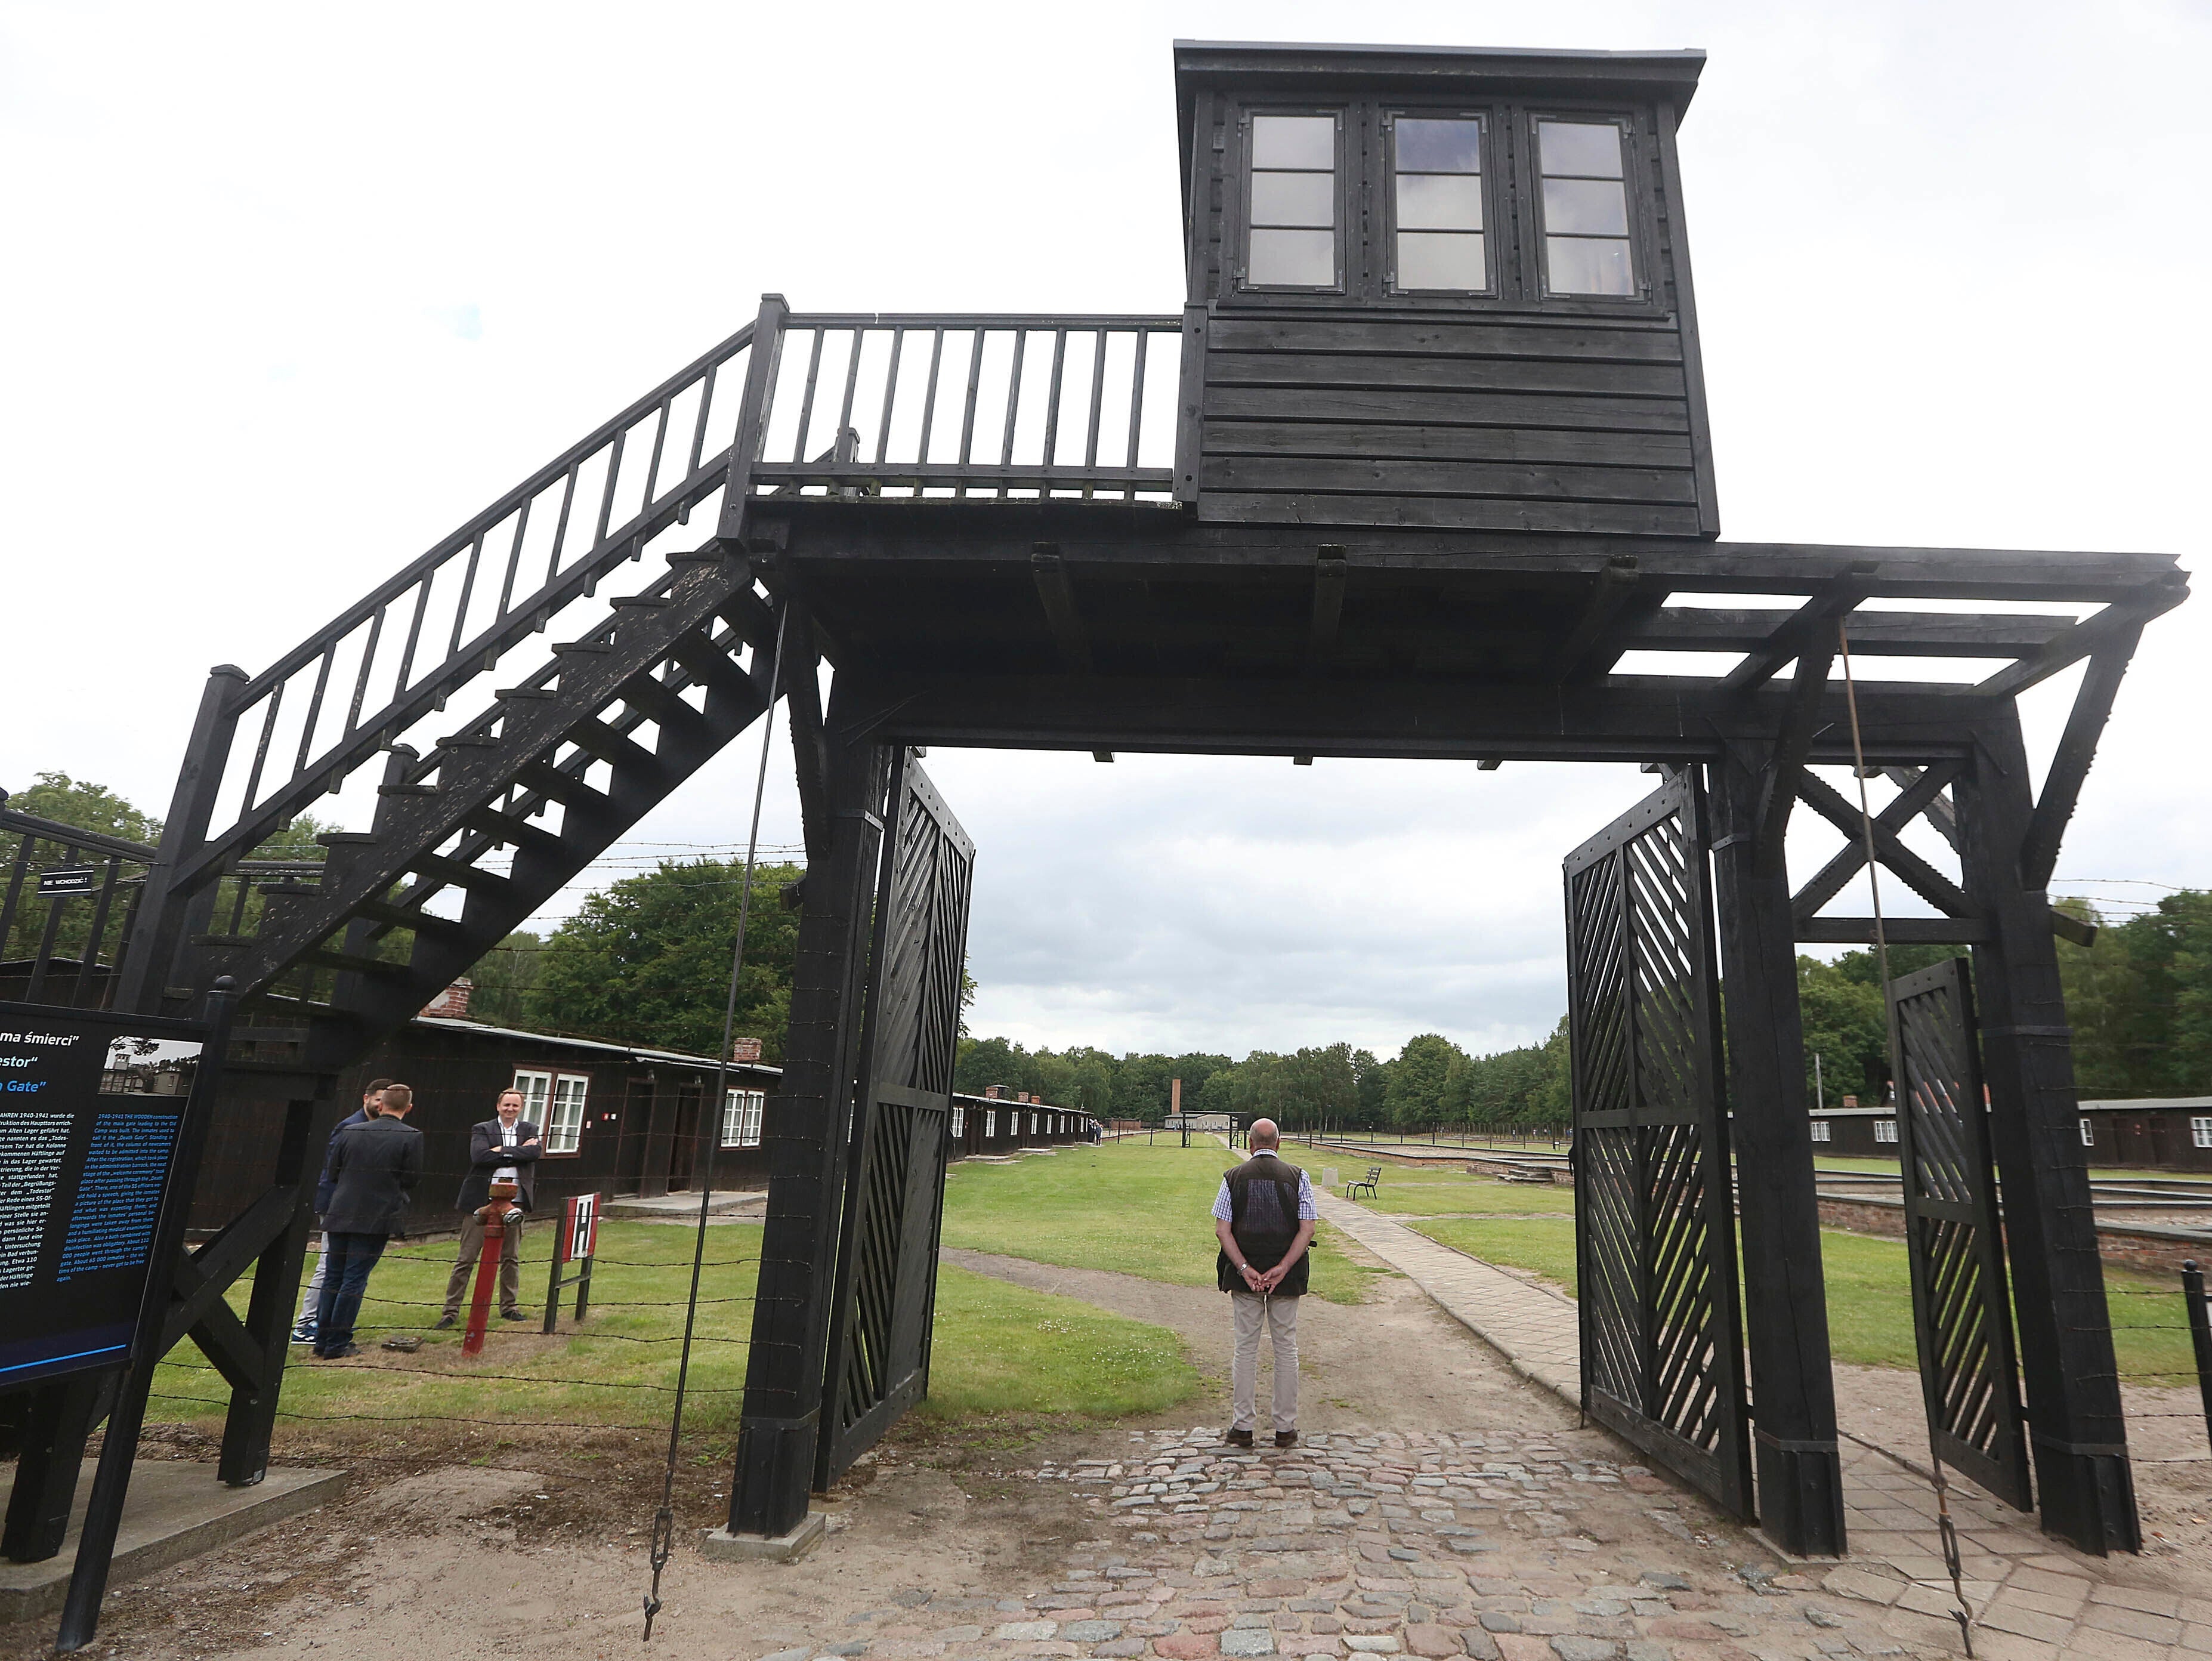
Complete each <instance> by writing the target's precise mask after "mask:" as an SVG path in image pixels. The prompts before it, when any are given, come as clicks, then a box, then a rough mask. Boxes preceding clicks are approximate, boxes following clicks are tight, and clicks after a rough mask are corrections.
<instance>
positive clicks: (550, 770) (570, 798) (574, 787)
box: [515, 761, 607, 807]
mask: <svg viewBox="0 0 2212 1661" xmlns="http://www.w3.org/2000/svg"><path fill="white" fill-rule="evenodd" d="M515 782H516V783H517V784H520V785H521V786H523V787H524V788H526V789H531V790H535V791H536V792H537V793H538V794H539V795H541V796H550V797H551V798H552V799H553V800H555V801H557V802H559V803H560V804H561V805H562V806H563V807H601V806H605V805H606V800H607V799H606V795H605V792H603V791H599V790H594V789H593V788H592V787H591V785H590V783H589V782H586V781H585V780H583V779H580V778H578V777H577V776H575V775H574V773H564V772H562V770H560V769H559V768H557V767H556V766H554V765H553V764H552V763H550V762H546V761H533V762H532V763H531V764H529V765H527V766H526V767H525V768H524V769H523V770H522V771H521V773H520V775H518V776H517V777H516V779H515Z"/></svg>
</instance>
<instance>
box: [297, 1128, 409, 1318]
mask: <svg viewBox="0 0 2212 1661" xmlns="http://www.w3.org/2000/svg"><path fill="white" fill-rule="evenodd" d="M414 1105H415V1092H413V1091H411V1090H410V1089H409V1088H408V1087H407V1086H405V1085H404V1084H395V1085H386V1086H385V1089H384V1095H383V1098H382V1099H381V1101H380V1103H379V1104H378V1108H379V1111H378V1113H377V1116H376V1117H375V1118H374V1119H371V1120H369V1121H368V1123H366V1124H357V1125H349V1126H348V1127H347V1128H346V1129H343V1130H342V1131H340V1132H339V1133H338V1141H337V1147H336V1148H334V1149H332V1150H331V1202H330V1205H329V1206H328V1208H325V1211H324V1213H323V1238H324V1239H325V1243H326V1244H325V1246H324V1248H323V1250H324V1251H325V1254H326V1255H327V1256H329V1258H330V1270H329V1273H328V1274H327V1275H325V1276H324V1278H323V1303H322V1308H321V1309H320V1310H319V1311H318V1313H317V1315H316V1318H315V1354H317V1355H318V1356H319V1357H320V1358H321V1359H322V1360H326V1361H327V1360H340V1359H342V1358H343V1357H345V1356H348V1355H358V1354H361V1350H360V1348H359V1347H358V1346H356V1344H355V1342H354V1341H353V1329H354V1323H355V1322H356V1320H358V1319H359V1318H360V1317H361V1300H362V1294H363V1293H366V1292H367V1291H368V1272H369V1270H371V1269H374V1268H375V1267H376V1260H377V1259H378V1258H379V1257H381V1256H383V1255H384V1243H385V1242H386V1240H388V1239H390V1238H392V1236H393V1235H395V1234H404V1233H405V1232H407V1202H408V1200H409V1198H410V1196H412V1195H413V1193H414V1192H415V1183H416V1179H417V1178H418V1177H421V1176H422V1132H421V1131H419V1130H416V1129H414V1128H413V1127H411V1126H410V1125H409V1124H408V1123H406V1118H407V1115H408V1113H409V1112H410V1110H412V1109H413V1108H414Z"/></svg>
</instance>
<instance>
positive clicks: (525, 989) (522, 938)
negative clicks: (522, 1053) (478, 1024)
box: [469, 928, 546, 1026]
mask: <svg viewBox="0 0 2212 1661" xmlns="http://www.w3.org/2000/svg"><path fill="white" fill-rule="evenodd" d="M545 952H546V945H545V941H544V940H543V939H541V938H540V937H539V936H538V935H536V934H532V933H531V932H530V930H528V929H526V928H518V929H516V930H515V931H514V933H513V934H509V935H508V936H507V938H506V939H505V940H501V942H500V943H499V944H498V945H497V946H494V947H492V949H491V950H490V951H489V952H485V953H484V954H483V956H482V957H481V958H477V960H476V962H475V963H474V964H472V965H471V967H470V969H469V980H470V982H471V983H472V984H473V986H474V988H475V989H474V990H473V991H472V992H471V993H470V995H469V1019H471V1020H476V1021H483V1022H485V1023H486V1024H487V1025H492V1026H520V1025H522V1024H523V1023H524V1022H525V1021H526V1020H527V1019H529V1014H530V997H531V994H532V993H533V992H534V991H536V990H537V988H538V976H539V971H540V970H542V969H543V968H544V963H545Z"/></svg>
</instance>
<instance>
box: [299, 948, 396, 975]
mask: <svg viewBox="0 0 2212 1661" xmlns="http://www.w3.org/2000/svg"><path fill="white" fill-rule="evenodd" d="M300 961H301V963H305V964H313V965H314V966H315V967H316V968H318V969H335V970H337V971H338V972H339V973H340V974H341V975H380V976H385V977H392V976H404V975H405V974H406V972H407V965H406V964H404V963H386V962H385V961H384V959H383V958H364V957H362V956H360V955H359V954H358V953H356V952H336V951H333V950H331V948H330V947H329V946H319V947H317V948H316V949H315V950H314V951H313V952H303V953H301V958H300Z"/></svg>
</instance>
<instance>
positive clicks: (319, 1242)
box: [292, 1079, 392, 1344]
mask: <svg viewBox="0 0 2212 1661" xmlns="http://www.w3.org/2000/svg"><path fill="white" fill-rule="evenodd" d="M391 1082H392V1080H389V1079H371V1080H369V1081H368V1084H367V1085H366V1086H364V1087H363V1088H362V1092H361V1106H360V1107H359V1108H358V1109H356V1110H355V1111H353V1112H351V1113H349V1114H348V1115H346V1116H345V1117H344V1118H343V1119H341V1120H339V1121H338V1124H337V1130H333V1131H331V1141H330V1146H329V1147H326V1148H325V1149H324V1150H323V1174H322V1177H321V1180H319V1182H317V1183H316V1184H315V1214H316V1215H317V1216H318V1217H319V1216H321V1215H322V1214H323V1213H325V1211H328V1210H329V1209H330V1208H331V1190H332V1189H335V1188H336V1187H337V1183H334V1182H332V1181H331V1160H332V1159H336V1158H337V1152H338V1131H342V1130H343V1129H346V1127H347V1126H349V1125H356V1124H367V1123H368V1122H369V1121H370V1120H371V1119H373V1118H374V1117H375V1116H376V1103H377V1098H379V1097H380V1096H382V1095H383V1094H384V1087H385V1086H386V1085H388V1084H390V1083H391ZM330 1244H331V1237H330V1236H329V1235H328V1234H319V1235H317V1236H316V1237H315V1272H314V1274H313V1275H310V1276H309V1277H308V1280H307V1291H306V1292H305V1293H301V1297H300V1315H299V1318H298V1319H297V1320H295V1322H294V1323H292V1342H294V1343H295V1344H312V1343H313V1342H315V1311H317V1310H319V1309H320V1308H321V1307H322V1306H323V1278H324V1271H325V1270H326V1269H329V1268H330V1266H331V1254H330Z"/></svg>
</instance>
